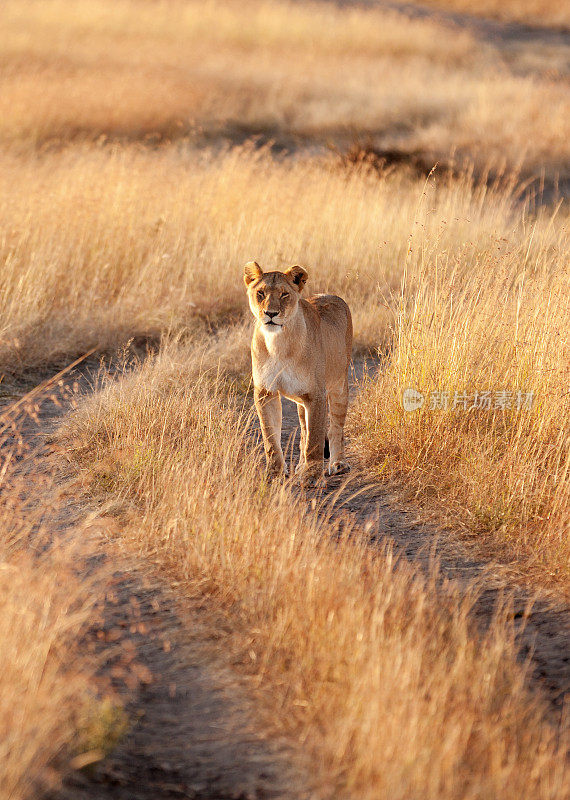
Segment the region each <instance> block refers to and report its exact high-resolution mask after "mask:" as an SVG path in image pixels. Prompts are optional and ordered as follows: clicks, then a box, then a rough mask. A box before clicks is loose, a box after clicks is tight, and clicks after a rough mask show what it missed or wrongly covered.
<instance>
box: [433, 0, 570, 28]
mask: <svg viewBox="0 0 570 800" xmlns="http://www.w3.org/2000/svg"><path fill="white" fill-rule="evenodd" d="M421 5H424V6H427V5H429V6H434V7H435V8H436V9H437V8H441V9H445V10H446V11H449V10H451V11H460V12H465V13H467V14H476V15H477V16H483V17H487V16H489V17H497V18H498V19H502V20H505V21H507V22H526V23H528V24H531V25H539V26H541V27H550V26H554V27H558V26H562V27H565V28H570V9H569V8H568V5H567V4H566V3H564V2H562V0H477V2H476V3H473V1H472V0H421Z"/></svg>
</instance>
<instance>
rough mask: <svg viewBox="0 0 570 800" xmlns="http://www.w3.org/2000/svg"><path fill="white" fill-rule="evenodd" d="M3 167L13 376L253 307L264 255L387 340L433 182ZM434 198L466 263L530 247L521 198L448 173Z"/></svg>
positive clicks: (98, 153) (176, 156)
mask: <svg viewBox="0 0 570 800" xmlns="http://www.w3.org/2000/svg"><path fill="white" fill-rule="evenodd" d="M0 163H1V167H2V169H1V172H0V225H1V227H2V231H3V234H2V237H1V239H0V263H1V264H2V266H1V267H0V314H1V320H2V322H1V328H0V369H2V371H5V372H6V371H7V372H12V373H13V372H17V371H21V370H23V369H26V368H29V367H34V366H38V365H41V364H42V363H44V362H45V361H56V360H62V359H70V358H71V357H73V356H74V355H76V354H78V353H81V352H85V351H86V350H87V349H89V348H91V347H94V346H95V347H98V348H99V349H100V350H103V349H106V348H113V347H115V346H116V345H117V344H119V343H120V342H121V341H124V340H125V339H127V338H128V337H130V336H155V335H158V334H159V333H160V332H162V331H164V330H167V329H169V328H170V329H180V328H181V327H182V328H186V327H190V328H193V327H195V326H196V325H197V324H198V323H197V318H200V319H202V320H204V319H206V320H208V321H209V322H210V323H216V321H219V320H220V319H221V318H225V317H227V316H228V315H231V314H233V315H235V314H236V313H242V311H243V310H244V309H245V306H246V302H245V293H244V289H243V283H242V278H241V267H242V265H243V264H244V263H245V262H246V261H248V260H251V259H252V258H256V259H257V260H258V261H259V262H260V263H261V264H262V265H265V266H267V267H269V266H280V265H283V264H291V263H301V264H305V265H306V266H307V267H308V269H309V272H310V284H309V287H310V290H311V291H325V290H329V291H335V292H337V293H340V294H342V295H343V296H345V297H346V299H347V301H348V302H349V303H350V304H351V305H352V308H353V314H354V318H355V333H356V339H357V342H358V343H359V345H361V346H374V345H378V344H379V343H380V342H382V340H383V339H386V337H387V326H388V322H389V321H390V319H391V317H390V313H389V311H388V306H389V295H390V293H394V292H396V291H397V289H398V286H399V283H400V279H401V274H402V269H403V265H404V262H405V260H406V254H407V252H408V238H409V234H410V230H411V228H412V220H413V219H414V217H415V215H416V209H417V205H418V198H419V197H420V196H421V191H422V186H423V181H419V180H418V179H416V178H412V177H410V176H407V175H405V174H400V173H398V174H388V175H385V176H384V177H380V178H379V177H378V175H377V174H376V173H371V174H368V173H366V172H365V171H363V170H352V171H350V170H349V171H347V170H346V169H345V168H341V167H340V166H338V165H336V164H335V162H334V159H330V160H329V161H326V162H319V161H283V162H275V161H274V160H273V159H272V158H271V156H270V154H269V153H267V152H266V151H258V152H256V151H254V150H252V149H251V148H247V147H246V148H244V149H237V150H233V151H231V152H228V153H224V154H220V155H218V156H215V155H214V154H212V153H207V152H206V153H197V152H194V151H191V150H190V151H185V150H184V151H183V150H178V149H177V148H175V147H170V148H163V149H161V150H159V151H155V152H152V151H150V152H149V151H140V150H138V149H137V148H135V147H129V148H118V149H117V150H109V149H106V148H97V147H95V146H82V147H76V148H74V149H73V150H66V151H64V152H62V153H55V154H50V155H44V156H42V157H41V158H33V159H29V160H28V159H24V160H22V159H21V158H20V157H17V156H10V155H4V156H3V157H0ZM22 186H26V191H25V192H22V191H21V187H22ZM395 197H397V198H398V200H397V202H395V201H394V198H395ZM431 199H432V205H431V207H430V208H429V209H425V210H424V213H423V217H422V220H421V222H422V224H424V225H425V226H426V231H427V233H428V234H429V235H431V234H432V233H433V235H434V236H435V237H436V241H437V247H438V249H439V251H441V252H443V253H446V254H447V256H446V257H449V258H455V257H457V258H459V257H461V258H462V259H463V261H464V263H465V268H466V269H468V268H469V267H470V266H473V267H474V268H475V269H476V268H477V264H479V263H481V262H482V261H484V260H485V258H486V256H485V253H487V252H488V251H489V247H493V244H492V243H493V238H494V236H496V235H498V236H499V237H500V236H508V237H511V236H513V237H514V239H515V242H516V245H515V246H516V247H517V248H518V247H524V241H525V239H524V233H521V231H520V225H517V224H516V223H515V222H514V221H513V214H514V210H513V209H514V200H513V197H512V195H511V194H510V193H509V192H508V191H505V192H498V191H494V192H493V191H487V190H485V189H484V188H480V189H477V188H476V187H474V186H473V184H472V182H471V181H470V179H469V178H465V179H464V180H462V181H459V182H454V181H451V180H450V181H447V180H445V179H444V178H443V177H442V179H441V186H440V187H439V188H438V190H437V191H436V192H435V193H434V194H433V196H432V198H431ZM513 228H515V233H514V234H511V231H512V229H513ZM421 258H422V253H421V251H420V250H417V251H414V252H413V253H412V254H411V255H410V256H409V260H411V263H415V262H416V261H417V260H418V259H421Z"/></svg>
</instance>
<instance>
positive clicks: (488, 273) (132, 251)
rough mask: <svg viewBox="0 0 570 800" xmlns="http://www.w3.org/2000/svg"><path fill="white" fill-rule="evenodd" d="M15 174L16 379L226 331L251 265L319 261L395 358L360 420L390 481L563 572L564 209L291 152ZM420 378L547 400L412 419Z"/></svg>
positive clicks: (368, 449) (468, 184)
mask: <svg viewBox="0 0 570 800" xmlns="http://www.w3.org/2000/svg"><path fill="white" fill-rule="evenodd" d="M2 164H3V170H2V175H1V178H0V183H1V189H2V192H1V198H2V199H0V220H1V222H2V228H3V230H4V231H5V233H4V236H3V240H2V242H1V248H0V249H1V252H2V263H3V264H4V267H3V269H1V270H0V288H1V290H2V291H1V295H0V297H1V300H0V302H1V304H2V305H1V311H2V330H1V349H0V365H1V367H2V369H3V371H4V372H5V373H14V372H18V371H21V370H22V369H27V368H32V367H38V366H40V365H41V364H42V363H44V362H45V361H46V360H60V361H61V360H64V359H66V358H71V357H72V356H74V355H76V354H78V353H81V352H84V351H86V350H87V349H89V348H91V347H97V348H99V349H100V350H103V349H105V348H106V349H112V348H114V347H116V346H117V345H118V344H119V343H120V342H121V341H125V340H126V339H128V338H129V337H133V336H144V337H148V336H158V335H160V333H161V332H163V331H165V330H170V331H171V332H183V331H185V330H186V331H194V330H198V329H204V326H206V327H207V328H210V329H211V327H212V326H216V327H217V326H218V325H219V324H220V322H221V321H223V320H228V319H229V318H232V317H233V318H236V317H237V316H239V315H241V314H242V313H243V311H244V310H245V295H244V291H243V287H242V283H241V266H242V265H243V264H244V263H245V262H246V261H248V260H251V259H252V258H255V259H257V260H258V261H259V262H260V263H261V264H262V265H264V266H266V267H274V266H277V267H279V266H281V265H284V264H291V263H302V264H305V265H306V266H307V267H308V269H309V274H310V283H309V287H308V288H309V289H310V290H311V291H334V292H336V293H339V294H341V295H342V296H344V297H345V298H346V299H347V301H348V302H349V303H350V305H351V306H352V308H353V313H354V320H355V334H356V341H357V344H358V346H360V347H374V346H379V345H381V346H382V348H383V349H386V348H388V349H391V350H392V351H393V353H394V357H393V358H392V360H391V362H390V365H389V366H388V367H387V369H386V370H385V371H384V372H383V373H382V375H381V376H380V378H379V379H378V381H377V383H375V384H374V385H373V386H372V387H370V389H369V391H368V392H367V393H365V394H364V395H363V397H362V398H361V399H360V400H359V401H358V407H357V409H356V410H355V412H354V414H353V426H352V431H353V435H354V436H355V438H359V441H360V442H361V443H365V446H364V447H360V451H361V452H362V453H363V454H364V455H365V457H366V459H367V461H368V462H369V463H370V464H371V465H373V469H374V471H375V472H376V474H377V473H378V468H379V467H380V468H381V474H382V475H383V476H386V477H391V478H397V479H399V480H404V481H405V484H406V486H407V487H408V489H409V490H410V491H411V492H412V494H413V496H414V497H415V499H416V500H421V502H422V503H424V502H427V501H428V500H429V503H430V504H431V505H433V501H437V500H438V498H439V500H441V503H440V508H441V509H442V510H443V509H444V507H445V508H447V509H448V510H449V514H450V515H451V516H453V517H455V518H456V519H458V520H459V522H460V525H461V526H462V527H463V528H464V529H468V530H470V531H472V532H476V533H478V534H491V538H494V541H495V545H496V544H498V543H500V542H502V543H508V548H507V550H508V551H510V554H511V555H515V556H516V558H517V559H518V560H519V561H520V563H525V564H527V565H528V564H529V563H530V561H538V562H541V564H542V566H543V567H544V568H545V569H546V571H547V572H550V573H552V575H554V576H555V577H556V576H558V577H562V576H564V575H565V569H566V568H565V566H564V564H565V563H566V562H567V549H566V547H567V545H566V544H565V543H566V542H567V538H566V535H565V531H566V528H565V525H566V522H565V521H564V519H565V517H564V514H565V508H566V507H567V498H568V485H569V483H568V471H567V457H568V455H567V441H566V439H565V434H564V430H565V426H566V425H567V419H568V406H567V398H566V397H565V387H566V385H567V371H566V370H567V354H568V339H567V332H568V323H567V321H568V310H567V303H566V301H565V297H566V296H567V292H568V271H567V264H568V261H569V247H568V239H567V212H566V211H565V210H564V209H563V208H559V209H558V210H557V211H556V213H554V211H553V210H548V209H545V210H542V211H538V212H536V213H534V214H532V215H531V214H529V212H528V209H527V208H526V207H525V206H524V205H518V204H517V201H516V199H515V194H514V191H513V186H511V187H510V188H509V187H508V186H507V187H505V186H503V187H498V188H495V189H490V188H487V187H486V186H485V185H478V184H476V183H474V181H473V180H472V179H470V178H469V177H468V176H465V177H463V178H461V179H459V180H456V179H453V178H450V177H446V176H445V175H441V176H438V173H437V170H436V172H435V175H434V176H432V177H431V178H429V179H428V180H427V182H426V181H425V180H424V179H418V178H414V177H413V176H411V175H410V174H403V173H401V172H398V173H384V174H383V175H378V174H377V173H376V172H374V171H370V170H368V171H367V170H366V169H364V168H356V169H349V168H347V167H346V166H343V165H342V164H340V163H338V162H336V161H335V160H334V158H332V157H330V158H329V159H328V160H316V161H315V160H311V161H305V160H295V161H277V162H276V161H275V160H274V159H273V158H272V157H271V154H270V153H269V152H268V151H267V150H263V149H262V150H259V151H257V150H255V149H253V148H251V147H247V146H245V147H242V148H237V149H233V150H230V151H226V152H223V153H215V152H213V151H211V152H194V151H192V150H186V149H185V150H182V149H178V148H176V147H164V148H161V149H159V150H157V151H144V150H143V151H141V150H139V149H137V148H135V147H130V148H124V147H121V148H118V149H108V148H100V147H96V146H93V145H83V146H81V147H79V146H77V147H75V148H73V149H72V150H64V151H62V152H59V153H53V154H49V155H47V154H46V155H44V156H42V157H41V159H39V160H37V161H33V162H31V163H30V161H29V160H26V159H22V158H21V157H19V156H15V155H7V154H5V155H4V157H3V159H2ZM22 185H26V187H27V191H26V193H25V194H24V193H22V192H21V191H19V187H20V186H22ZM395 198H397V201H395ZM404 276H405V279H404ZM403 281H404V290H403V294H402V288H401V287H402V282H403ZM499 312H500V313H499ZM242 364H244V366H243V369H244V371H247V369H248V367H247V362H242ZM414 383H415V384H417V386H418V388H420V389H425V390H426V391H430V390H432V391H434V390H446V391H450V392H452V393H453V392H454V391H463V390H466V391H469V392H471V394H473V393H474V392H475V391H476V390H478V391H485V390H492V391H502V390H506V391H511V392H516V391H518V390H521V391H525V392H528V391H533V392H534V393H535V398H536V404H535V407H534V409H533V410H532V411H530V412H529V413H526V412H525V413H522V414H517V413H513V412H511V411H508V412H506V413H504V414H503V413H501V414H499V413H498V412H493V411H491V412H490V413H487V412H484V411H479V412H476V413H473V412H471V413H468V412H467V411H466V412H465V413H464V414H463V415H461V413H460V412H457V411H453V410H450V411H448V412H447V413H442V412H439V411H438V412H433V413H430V411H429V409H427V408H424V410H423V411H422V413H421V414H419V415H416V416H414V415H411V416H410V415H406V414H404V413H403V412H402V411H401V410H398V409H401V402H400V399H401V398H400V395H401V390H402V388H404V387H405V386H406V385H408V384H409V385H412V384H414ZM513 397H514V396H513ZM481 485H485V486H487V487H488V491H486V492H485V494H484V495H483V496H482V495H481V492H480V487H481ZM488 538H489V537H487V539H488ZM507 550H505V551H504V552H505V553H506V552H507Z"/></svg>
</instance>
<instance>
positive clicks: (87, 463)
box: [60, 329, 568, 800]
mask: <svg viewBox="0 0 570 800" xmlns="http://www.w3.org/2000/svg"><path fill="white" fill-rule="evenodd" d="M224 335H225V337H226V340H227V344H226V347H225V355H226V358H227V359H228V360H229V362H230V363H231V362H233V361H234V360H235V359H236V358H237V359H239V358H240V357H241V352H242V347H243V342H242V338H243V337H242V332H241V329H240V330H238V332H237V335H236V337H235V340H234V337H232V331H231V330H229V331H226V332H225V334H224ZM233 341H235V342H236V344H235V345H233V346H232V342H233ZM218 345H219V342H216V343H214V346H213V348H212V346H211V345H210V344H209V343H208V342H206V343H203V342H201V341H200V340H198V341H194V342H193V343H191V344H189V345H186V346H184V347H180V346H176V345H169V346H166V347H164V348H163V351H162V353H161V354H160V355H159V356H158V358H157V359H155V360H152V361H149V362H147V363H146V364H145V365H144V366H143V367H142V368H141V370H140V372H139V373H138V374H136V375H134V376H131V377H130V378H127V379H125V380H124V381H123V382H122V383H121V384H119V385H115V386H111V387H109V388H108V389H107V391H106V392H104V393H102V394H100V395H98V396H95V397H93V398H91V399H90V400H89V401H88V402H87V403H86V404H85V405H84V406H83V407H82V408H80V409H79V410H78V412H77V413H76V414H74V415H73V417H70V418H68V420H67V421H66V423H65V425H64V427H63V430H62V431H61V433H60V436H62V437H63V443H64V444H65V443H67V447H68V448H69V453H70V455H71V457H72V458H73V459H74V460H75V463H76V464H77V467H78V469H79V470H80V471H81V472H82V474H83V475H84V478H85V481H86V484H87V485H88V486H89V487H90V489H91V491H93V492H94V493H95V494H96V495H100V494H101V493H102V492H103V493H106V492H111V493H112V495H113V496H115V497H120V498H122V500H123V502H124V503H126V504H127V508H130V511H129V512H128V513H127V514H125V515H124V516H125V517H126V518H130V520H131V523H130V524H128V525H127V526H126V528H125V530H124V531H123V537H124V541H125V542H127V543H128V546H129V547H134V548H135V549H136V550H137V551H138V552H142V553H144V554H147V555H149V556H151V557H152V559H153V561H155V562H158V563H159V564H160V565H161V568H162V569H163V570H164V572H165V573H166V574H168V575H170V576H172V577H174V578H175V579H176V580H177V581H181V582H182V586H183V587H184V588H183V591H184V592H185V593H187V595H188V596H189V597H190V598H191V597H195V598H198V599H199V602H200V607H201V609H202V613H204V614H209V615H210V620H211V622H210V625H211V626H212V627H213V628H215V629H216V630H217V631H218V635H219V636H220V637H221V646H223V648H224V649H226V651H227V652H229V653H230V654H231V657H232V658H233V660H234V662H235V663H236V665H237V664H239V665H240V667H241V669H245V670H246V671H247V672H248V673H250V674H251V677H252V684H253V686H255V687H257V692H258V697H259V701H260V704H261V708H262V710H263V711H264V719H265V722H266V724H267V726H268V730H269V732H270V733H274V734H279V735H285V736H286V737H287V738H288V740H289V741H291V742H293V743H294V744H296V746H297V747H299V749H301V750H303V751H304V753H305V756H306V757H307V756H308V758H309V761H310V764H311V774H312V782H313V785H312V786H311V787H310V789H311V790H312V795H311V796H316V797H323V798H325V797H337V796H342V797H345V796H350V797H352V798H370V800H372V798H378V797H390V798H402V800H403V798H406V799H407V800H409V799H410V798H422V800H426V798H433V799H434V800H435V798H438V800H441V798H464V797H489V798H491V797H492V798H497V799H498V798H517V800H518V798H520V797H521V796H524V797H525V798H529V799H530V798H550V799H551V800H553V799H554V798H560V800H561V799H562V798H563V797H565V796H566V793H567V791H568V784H567V777H568V776H567V774H566V775H565V767H564V764H565V760H564V754H563V752H564V743H563V742H560V741H559V743H558V744H556V735H555V733H554V731H553V730H552V729H551V728H550V726H549V724H548V723H546V722H545V721H544V720H543V719H542V718H541V712H540V704H539V702H538V701H537V698H536V697H535V699H534V700H533V699H531V698H530V697H529V695H528V694H527V693H526V690H525V688H524V672H525V671H524V669H523V668H522V667H520V666H517V665H516V661H515V656H514V644H513V635H512V631H511V630H510V628H509V624H508V622H507V616H508V615H507V614H506V613H505V612H504V611H499V612H498V614H497V618H496V620H495V621H494V622H493V624H492V625H491V627H490V629H489V631H488V632H487V633H486V634H485V635H484V636H478V635H473V633H472V632H471V631H470V630H469V624H468V615H469V608H470V603H471V601H472V598H471V597H467V598H464V599H463V600H461V599H460V598H459V597H457V596H452V597H450V596H443V595H442V594H441V593H440V592H439V591H438V590H437V588H436V585H435V583H434V582H433V581H432V579H430V580H428V581H427V582H424V581H423V580H422V579H420V578H419V577H418V576H417V575H414V573H413V571H412V570H411V569H410V568H409V567H407V566H406V565H405V564H399V565H396V564H395V563H394V561H393V559H392V556H391V554H390V553H389V552H385V551H383V550H382V549H379V548H378V547H377V546H374V547H370V546H369V544H368V541H367V537H366V534H365V533H364V532H363V531H359V530H350V529H344V530H342V529H341V530H338V529H337V528H335V527H334V526H333V525H332V524H331V523H328V522H327V521H326V520H322V521H319V520H318V518H317V517H316V515H315V514H313V513H311V511H310V508H309V509H307V507H306V505H305V504H304V503H302V502H300V501H298V500H296V499H295V496H294V495H293V494H292V493H291V491H290V489H289V488H288V487H287V486H284V485H276V484H273V485H270V484H268V483H266V482H265V480H264V478H263V467H262V460H261V454H260V453H259V451H257V453H255V452H252V446H251V443H250V442H249V441H248V436H247V434H246V429H247V419H246V418H245V416H244V411H243V405H242V402H243V401H242V400H240V399H239V397H240V396H239V395H233V396H232V392H231V391H230V392H229V393H228V386H227V382H226V381H225V380H222V381H221V382H220V378H218V381H217V382H216V375H217V374H219V372H218V370H219V367H218Z"/></svg>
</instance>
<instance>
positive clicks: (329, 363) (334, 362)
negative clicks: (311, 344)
mask: <svg viewBox="0 0 570 800" xmlns="http://www.w3.org/2000/svg"><path fill="white" fill-rule="evenodd" d="M307 302H308V303H310V305H311V306H313V308H314V309H315V310H316V312H317V313H318V315H319V317H320V320H321V332H322V340H323V345H324V350H325V358H326V378H327V384H328V383H330V382H331V381H332V382H335V383H336V382H337V381H339V380H340V379H341V378H342V379H344V378H345V377H346V375H347V372H348V364H349V363H350V357H351V353H352V315H351V313H350V308H349V307H348V305H347V303H345V301H344V300H343V299H342V297H338V296H337V295H335V294H316V295H313V297H308V298H307Z"/></svg>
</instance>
